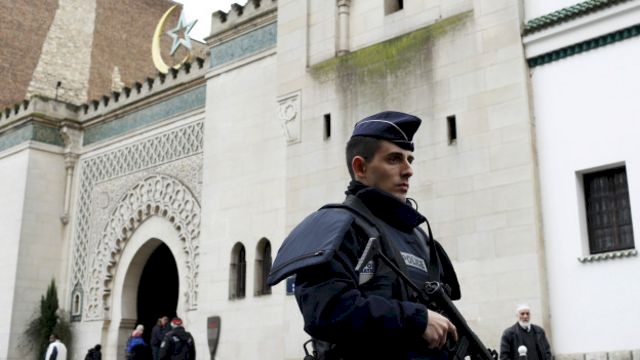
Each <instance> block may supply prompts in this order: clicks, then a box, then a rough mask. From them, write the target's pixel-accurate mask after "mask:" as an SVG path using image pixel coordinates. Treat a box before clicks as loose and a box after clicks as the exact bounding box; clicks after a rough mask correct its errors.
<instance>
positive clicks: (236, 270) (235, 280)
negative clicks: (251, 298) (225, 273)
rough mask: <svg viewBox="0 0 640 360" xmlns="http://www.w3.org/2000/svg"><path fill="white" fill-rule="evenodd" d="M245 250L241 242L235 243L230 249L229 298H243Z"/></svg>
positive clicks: (245, 272)
mask: <svg viewBox="0 0 640 360" xmlns="http://www.w3.org/2000/svg"><path fill="white" fill-rule="evenodd" d="M246 274H247V260H246V251H245V249H244V245H242V243H236V244H235V245H234V246H233V250H231V265H230V269H229V299H243V298H244V297H245V289H246V282H247V275H246Z"/></svg>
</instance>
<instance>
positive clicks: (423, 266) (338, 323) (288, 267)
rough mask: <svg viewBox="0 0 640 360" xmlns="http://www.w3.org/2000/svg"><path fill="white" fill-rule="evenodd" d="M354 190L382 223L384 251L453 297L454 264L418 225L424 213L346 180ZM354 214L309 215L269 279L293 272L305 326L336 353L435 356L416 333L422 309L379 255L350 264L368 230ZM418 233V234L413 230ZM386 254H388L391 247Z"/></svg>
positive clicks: (421, 326) (423, 319) (418, 279)
mask: <svg viewBox="0 0 640 360" xmlns="http://www.w3.org/2000/svg"><path fill="white" fill-rule="evenodd" d="M348 194H350V195H353V196H356V197H357V198H358V199H359V200H360V201H362V203H363V204H364V205H365V206H366V207H367V208H368V209H369V210H370V211H371V213H373V215H374V216H376V217H377V218H378V219H379V220H380V221H379V223H381V224H383V225H382V226H383V227H384V228H383V229H378V230H379V232H380V233H381V235H382V236H383V238H385V239H386V240H385V241H386V242H393V246H391V247H389V246H387V247H385V246H383V249H382V251H383V252H385V253H386V255H387V257H390V258H392V259H395V260H396V261H397V262H398V263H397V265H398V266H399V267H400V268H401V269H402V270H403V272H405V274H407V275H408V276H409V277H410V278H411V280H412V281H413V282H414V283H416V284H418V285H421V284H422V283H424V282H425V281H426V280H430V281H440V282H443V283H445V284H447V285H449V287H450V288H451V289H452V292H451V297H452V298H453V299H458V298H459V297H460V291H459V286H458V281H457V278H456V275H455V272H454V270H453V267H452V265H451V263H450V261H449V259H448V257H447V255H446V253H445V252H444V250H443V249H442V248H441V247H440V246H439V244H437V242H435V241H432V240H428V241H427V236H426V234H425V233H424V231H422V230H421V229H419V228H418V226H419V225H420V224H421V223H423V222H424V221H425V220H426V219H425V218H424V217H423V216H422V215H421V214H419V213H418V212H417V211H416V210H414V209H413V208H412V207H411V206H409V205H408V204H406V203H403V202H401V201H399V200H398V199H396V198H395V197H393V196H391V195H389V194H387V193H384V192H382V191H380V190H377V189H374V188H366V187H365V186H364V185H362V184H360V183H357V182H352V184H351V185H350V187H349V190H348ZM355 216H356V215H354V214H353V213H352V212H350V211H346V210H343V209H337V208H323V209H320V210H319V211H317V212H315V213H313V214H311V215H310V216H309V217H307V218H306V219H305V220H304V221H303V222H302V223H300V224H299V225H298V226H297V227H296V228H295V229H294V230H293V231H292V232H291V234H290V235H289V236H288V237H287V239H285V241H284V243H283V245H282V247H281V248H280V250H279V252H278V256H277V257H276V260H275V261H274V264H273V268H272V272H271V276H270V278H269V281H270V283H271V284H275V283H277V282H279V281H281V280H282V279H284V278H285V277H287V276H289V275H292V274H296V287H295V295H296V299H297V301H298V305H299V307H300V310H301V312H302V315H303V317H304V323H305V327H304V329H305V331H306V332H307V333H309V334H310V335H311V336H313V337H314V338H316V339H320V340H323V341H326V342H329V343H332V344H335V348H334V350H333V351H335V352H336V353H337V354H338V355H339V357H337V358H341V359H379V358H389V359H437V358H441V357H442V352H440V351H439V350H432V349H429V348H428V344H427V342H426V341H425V340H424V339H423V338H422V334H423V333H424V331H425V329H426V327H427V308H426V306H425V305H423V304H420V303H418V302H417V297H416V294H415V293H413V292H412V291H411V290H410V289H408V288H407V286H406V284H404V282H403V281H402V280H401V279H400V278H399V277H398V276H397V275H396V274H395V273H394V272H393V271H392V270H391V269H390V268H389V267H387V266H385V264H384V263H383V262H381V261H378V262H371V263H368V264H367V266H365V267H364V270H363V271H362V272H361V273H358V272H356V264H357V263H358V260H359V258H360V256H361V255H362V253H363V251H364V248H365V246H366V244H367V240H368V236H367V234H366V233H365V231H364V230H363V229H362V228H361V227H360V226H358V225H357V224H356V223H355ZM418 232H420V233H418ZM390 252H391V253H390Z"/></svg>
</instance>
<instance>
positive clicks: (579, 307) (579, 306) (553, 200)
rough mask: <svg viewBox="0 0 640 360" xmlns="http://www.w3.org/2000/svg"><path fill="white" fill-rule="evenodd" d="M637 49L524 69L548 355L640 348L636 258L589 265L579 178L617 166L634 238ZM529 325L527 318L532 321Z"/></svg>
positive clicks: (639, 202)
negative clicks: (536, 166)
mask: <svg viewBox="0 0 640 360" xmlns="http://www.w3.org/2000/svg"><path fill="white" fill-rule="evenodd" d="M639 49H640V40H639V39H638V38H633V39H630V40H626V41H623V42H618V43H615V44H612V45H609V46H605V47H601V48H598V49H595V50H591V51H589V52H586V53H583V54H580V55H577V56H572V57H569V58H566V59H563V60H560V61H556V62H552V63H549V64H546V65H543V66H538V67H535V68H533V69H532V71H531V73H532V88H533V100H534V104H535V124H536V133H537V147H538V154H539V163H540V183H541V191H542V213H543V223H544V239H545V247H546V254H547V268H548V273H549V293H550V304H551V325H552V328H551V329H550V334H551V340H552V345H553V350H554V352H555V353H558V354H563V353H565V354H566V353H577V352H581V353H584V352H603V351H617V350H629V349H638V348H640V340H638V336H636V334H637V324H636V321H634V319H639V318H640V308H638V306H637V299H638V298H640V282H638V280H637V274H638V273H639V272H640V259H639V258H638V257H637V256H636V257H628V258H619V259H614V260H605V261H594V262H584V263H583V262H580V261H578V258H581V257H585V256H588V255H589V253H588V251H586V249H588V245H587V244H588V235H587V233H586V220H585V210H584V195H583V190H582V185H581V182H582V181H581V174H582V173H584V172H588V171H590V170H594V169H599V168H606V167H610V166H613V165H622V164H624V165H625V166H626V170H627V180H628V186H629V199H630V202H631V214H632V221H633V230H634V233H635V234H636V236H635V238H636V240H635V243H636V249H637V244H638V240H637V234H638V233H639V231H640V220H639V219H640V218H639V215H640V182H639V181H638V179H639V178H640V152H639V151H638V137H639V136H640V131H639V130H638V129H639V128H638V125H637V123H638V114H640V103H639V102H638V100H637V95H638V93H639V91H640V87H639V84H640V75H639V74H640V64H639V63H638V61H637V58H638V56H640V50H639ZM533 320H534V321H535V320H536V319H535V317H534V319H533Z"/></svg>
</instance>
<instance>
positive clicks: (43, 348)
mask: <svg viewBox="0 0 640 360" xmlns="http://www.w3.org/2000/svg"><path fill="white" fill-rule="evenodd" d="M52 333H56V334H57V335H58V336H59V337H60V341H62V342H63V343H64V344H65V346H66V347H67V358H71V344H72V340H73V337H72V334H71V326H70V324H69V321H68V320H67V316H66V314H65V312H64V311H63V310H62V309H60V308H59V306H58V292H57V290H56V283H55V281H54V280H51V284H50V285H49V287H48V288H47V293H46V295H43V296H42V298H41V299H40V311H36V312H35V314H34V319H33V320H31V321H30V322H29V324H28V325H27V329H26V330H25V332H24V335H25V340H26V344H25V345H26V346H25V347H26V348H27V349H29V350H30V351H32V352H33V353H34V358H35V359H36V360H40V359H44V355H45V353H46V352H47V347H48V346H49V336H50V335H51V334H52Z"/></svg>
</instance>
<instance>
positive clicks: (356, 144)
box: [345, 136, 382, 180]
mask: <svg viewBox="0 0 640 360" xmlns="http://www.w3.org/2000/svg"><path fill="white" fill-rule="evenodd" d="M381 142H382V140H380V139H376V138H373V137H368V136H354V137H352V138H351V139H349V142H347V149H346V151H345V152H346V155H347V169H349V175H351V180H355V179H356V176H355V174H354V173H353V169H352V168H351V161H352V160H353V158H354V157H356V156H362V158H363V159H364V160H365V161H366V162H367V163H369V162H370V161H371V160H372V159H373V156H374V155H375V154H376V151H378V149H380V145H381Z"/></svg>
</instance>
